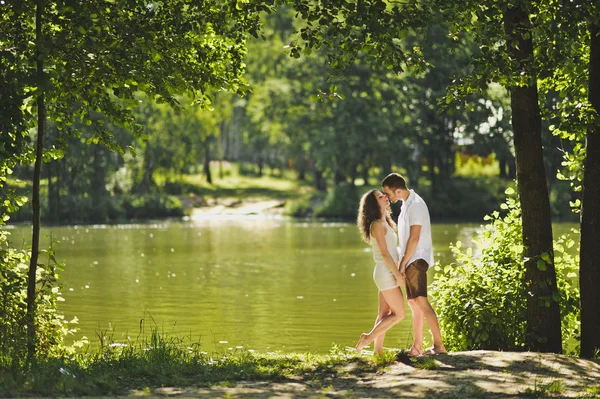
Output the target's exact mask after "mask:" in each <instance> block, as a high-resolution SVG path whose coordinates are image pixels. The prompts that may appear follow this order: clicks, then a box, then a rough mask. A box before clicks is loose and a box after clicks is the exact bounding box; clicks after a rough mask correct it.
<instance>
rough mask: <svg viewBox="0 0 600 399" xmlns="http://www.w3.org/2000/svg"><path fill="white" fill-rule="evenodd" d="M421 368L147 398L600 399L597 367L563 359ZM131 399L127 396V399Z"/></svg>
mask: <svg viewBox="0 0 600 399" xmlns="http://www.w3.org/2000/svg"><path fill="white" fill-rule="evenodd" d="M423 366H424V364H423V362H421V361H417V362H414V361H411V360H408V359H404V360H401V361H397V362H395V363H394V364H392V365H391V366H389V367H387V368H386V369H385V370H383V371H380V372H377V373H366V374H365V373H359V372H356V371H353V367H352V365H349V366H347V367H346V369H345V372H344V373H342V374H343V375H341V376H340V375H338V376H337V377H336V376H333V375H332V377H330V378H324V379H320V380H310V379H308V380H307V379H306V378H304V379H297V380H294V379H290V380H288V381H284V382H265V381H242V382H239V383H237V384H229V385H227V386H212V387H191V388H177V387H164V388H159V389H155V390H154V391H153V392H151V393H143V392H131V395H132V396H144V397H145V398H160V397H163V398H164V397H175V398H253V399H272V398H523V397H532V398H539V397H544V398H545V397H550V398H553V397H561V398H566V397H576V398H600V364H599V362H597V361H589V360H582V359H577V358H572V357H567V356H563V355H554V354H539V353H530V352H526V353H514V352H493V351H472V352H457V353H450V354H448V355H439V356H437V357H435V360H434V363H433V362H429V366H433V367H434V369H423V368H422V367H423ZM129 398H131V396H129Z"/></svg>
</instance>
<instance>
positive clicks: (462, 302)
mask: <svg viewBox="0 0 600 399" xmlns="http://www.w3.org/2000/svg"><path fill="white" fill-rule="evenodd" d="M506 193H507V194H508V195H509V198H508V199H507V201H506V203H505V204H503V205H502V206H501V208H503V209H504V210H506V211H507V214H506V215H505V216H503V217H502V216H500V213H499V212H497V211H496V212H493V213H492V214H491V215H490V216H486V218H485V220H489V221H490V224H488V225H487V226H486V227H485V231H484V232H483V233H482V234H481V236H480V237H478V238H476V239H475V240H474V243H475V244H476V248H475V250H473V249H472V248H467V249H466V250H463V249H462V244H461V242H457V243H455V245H453V246H451V249H452V252H453V253H454V255H455V258H456V260H455V261H454V262H453V263H452V264H450V265H447V266H445V267H443V268H441V267H440V266H436V270H437V271H441V273H439V274H438V275H436V279H435V281H434V282H433V283H432V285H431V290H432V292H433V297H434V298H435V302H436V304H437V308H438V310H439V319H440V327H441V329H442V331H443V333H444V336H445V340H446V345H447V347H448V349H450V350H455V351H461V350H474V349H490V350H523V349H524V348H525V338H526V337H525V332H526V311H527V309H526V303H527V298H526V292H525V266H524V261H523V239H522V233H521V209H520V205H519V202H518V199H517V198H515V195H514V193H515V192H514V190H513V189H512V188H509V189H507V190H506ZM574 245H575V242H574V241H573V240H572V239H571V238H569V237H566V236H563V237H561V238H559V239H558V240H556V241H555V243H554V249H555V267H556V273H557V284H558V289H559V292H560V308H561V316H562V331H563V342H564V344H563V347H567V345H569V344H572V343H573V342H574V341H576V340H577V339H578V334H579V327H578V322H577V320H578V318H579V308H578V303H579V292H578V288H577V284H576V283H574V280H573V279H574V278H575V276H576V274H575V271H576V270H577V269H576V268H577V263H578V259H577V258H578V257H576V256H572V255H570V253H569V252H568V249H569V248H572V247H573V246H574Z"/></svg>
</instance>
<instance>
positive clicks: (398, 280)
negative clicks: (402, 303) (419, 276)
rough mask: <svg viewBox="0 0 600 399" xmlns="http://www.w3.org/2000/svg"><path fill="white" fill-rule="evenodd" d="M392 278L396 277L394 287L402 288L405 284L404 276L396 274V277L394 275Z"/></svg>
mask: <svg viewBox="0 0 600 399" xmlns="http://www.w3.org/2000/svg"><path fill="white" fill-rule="evenodd" d="M394 277H396V285H397V286H398V287H400V286H403V285H404V284H405V283H404V276H402V275H401V274H400V273H398V275H396V276H394Z"/></svg>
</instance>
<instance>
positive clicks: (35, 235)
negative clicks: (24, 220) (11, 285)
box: [26, 0, 46, 364]
mask: <svg viewBox="0 0 600 399" xmlns="http://www.w3.org/2000/svg"><path fill="white" fill-rule="evenodd" d="M43 15H44V0H37V2H36V11H35V38H36V63H37V66H36V67H37V87H38V90H39V91H40V92H39V93H38V97H37V112H38V115H37V116H38V120H37V123H38V126H37V130H38V131H37V134H38V136H37V143H36V149H35V166H34V169H33V193H32V200H31V208H32V210H33V220H32V224H33V228H32V230H33V232H32V237H31V259H30V261H29V271H28V273H27V299H26V303H27V316H26V325H27V362H28V363H30V364H31V363H32V362H33V360H34V359H35V347H36V341H37V340H36V328H35V327H36V325H35V311H36V309H35V308H36V306H35V291H36V275H37V262H38V253H39V248H40V175H41V169H42V156H43V152H44V133H45V131H44V127H45V120H46V106H45V103H44V91H43V89H42V87H44V85H43V79H44V59H43V56H42V45H43V44H42V42H43V40H42V17H43Z"/></svg>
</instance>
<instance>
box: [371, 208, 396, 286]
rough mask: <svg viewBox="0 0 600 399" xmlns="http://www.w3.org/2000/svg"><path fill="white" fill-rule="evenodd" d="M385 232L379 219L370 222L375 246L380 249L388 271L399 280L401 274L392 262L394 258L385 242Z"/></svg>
mask: <svg viewBox="0 0 600 399" xmlns="http://www.w3.org/2000/svg"><path fill="white" fill-rule="evenodd" d="M385 233H386V228H385V226H384V225H383V223H382V222H381V221H379V220H376V221H374V222H373V223H372V224H371V235H372V236H373V237H374V238H375V240H376V241H377V246H378V247H379V250H380V251H381V255H382V256H383V260H384V261H385V265H386V266H387V268H388V269H389V270H390V272H392V274H393V275H394V277H395V278H396V280H397V281H398V282H400V279H401V278H402V276H401V275H400V272H399V271H398V266H397V265H396V262H394V259H393V258H392V255H390V251H389V250H388V247H387V244H386V242H385Z"/></svg>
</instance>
